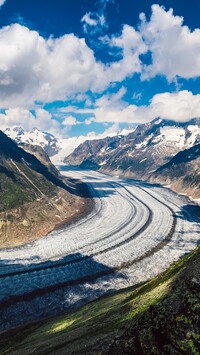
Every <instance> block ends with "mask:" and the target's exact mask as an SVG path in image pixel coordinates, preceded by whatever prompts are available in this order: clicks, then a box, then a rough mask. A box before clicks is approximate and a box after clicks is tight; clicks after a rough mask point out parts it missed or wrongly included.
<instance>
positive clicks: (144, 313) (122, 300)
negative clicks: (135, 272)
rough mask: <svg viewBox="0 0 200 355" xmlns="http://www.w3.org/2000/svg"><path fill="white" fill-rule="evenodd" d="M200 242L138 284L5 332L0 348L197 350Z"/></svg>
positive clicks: (43, 351)
mask: <svg viewBox="0 0 200 355" xmlns="http://www.w3.org/2000/svg"><path fill="white" fill-rule="evenodd" d="M199 253H200V248H198V249H197V250H196V251H195V252H194V253H193V254H191V255H189V256H187V257H184V258H182V259H181V260H179V261H178V262H176V263H175V264H174V265H172V266H171V267H170V268H169V269H168V270H167V271H166V272H164V273H163V274H161V275H160V276H158V277H156V278H154V279H152V280H151V281H149V282H146V283H145V284H142V285H140V286H138V287H131V288H129V289H126V290H123V291H121V292H118V293H117V294H115V295H113V296H107V297H105V298H102V299H100V300H98V301H95V302H92V303H90V304H88V305H86V306H84V307H82V308H81V309H79V310H77V311H75V312H72V313H70V314H68V315H64V316H62V317H59V318H55V319H52V320H49V321H46V322H44V323H43V324H37V325H34V326H31V327H29V328H26V330H22V331H21V332H19V333H18V334H15V333H14V334H12V337H11V334H9V335H8V336H5V335H4V336H3V337H2V338H3V340H2V341H1V342H0V348H1V349H2V350H1V352H0V353H1V354H20V355H25V354H37V355H39V354H59V355H62V354H71V353H74V354H199V352H198V345H199V341H200V335H199V333H198V329H199V316H198V312H199V304H200V292H199V287H200V281H199V280H200V274H199V272H200V258H199Z"/></svg>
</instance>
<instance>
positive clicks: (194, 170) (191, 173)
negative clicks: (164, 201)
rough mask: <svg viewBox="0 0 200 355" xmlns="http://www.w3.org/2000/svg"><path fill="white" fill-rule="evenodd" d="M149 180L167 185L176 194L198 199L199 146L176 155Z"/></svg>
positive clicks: (199, 188)
mask: <svg viewBox="0 0 200 355" xmlns="http://www.w3.org/2000/svg"><path fill="white" fill-rule="evenodd" d="M150 180H151V181H152V182H159V183H162V184H169V185H170V186H171V188H172V189H174V190H175V191H177V192H185V193H187V194H188V195H190V196H192V197H193V198H196V199H200V144H196V145H194V146H193V147H192V148H189V149H185V150H182V151H181V152H179V153H178V154H176V155H175V156H174V157H173V158H172V159H171V160H170V161H169V162H168V163H167V164H165V165H163V166H161V167H160V168H159V169H158V170H157V171H156V172H155V173H154V174H152V176H151V178H150Z"/></svg>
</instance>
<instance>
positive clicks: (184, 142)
mask: <svg viewBox="0 0 200 355" xmlns="http://www.w3.org/2000/svg"><path fill="white" fill-rule="evenodd" d="M198 142H200V119H193V120H191V121H189V122H184V123H177V122H173V121H167V120H160V119H156V120H154V121H152V122H151V123H146V124H142V125H139V126H138V127H137V128H136V129H135V131H134V132H132V133H130V134H128V135H127V136H126V137H123V136H116V137H112V138H106V139H102V140H94V141H86V142H84V143H83V144H81V145H80V146H79V147H78V148H76V149H75V150H74V152H73V153H72V154H71V155H69V156H68V157H67V158H66V159H65V163H66V164H69V165H80V164H83V163H84V162H85V161H87V162H88V163H89V162H92V163H95V164H98V165H99V167H100V170H101V171H103V172H106V173H109V174H115V175H121V174H123V176H130V177H133V178H140V179H147V178H148V177H149V176H150V175H151V174H152V173H153V172H154V171H156V170H157V169H158V168H159V167H160V166H162V165H164V164H166V163H167V162H168V161H169V160H170V159H171V158H172V157H173V156H174V155H176V154H177V153H178V152H179V151H181V150H182V149H186V148H190V147H192V146H193V145H195V144H197V143H198Z"/></svg>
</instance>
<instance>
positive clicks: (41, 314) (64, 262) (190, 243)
mask: <svg viewBox="0 0 200 355" xmlns="http://www.w3.org/2000/svg"><path fill="white" fill-rule="evenodd" d="M62 173H63V174H64V175H65V176H67V178H68V179H69V178H72V177H73V178H76V179H79V180H81V181H83V182H84V183H86V184H87V185H88V188H89V191H90V193H91V194H92V196H93V198H94V201H95V208H94V209H93V210H92V212H91V213H90V214H88V215H87V216H86V217H84V218H82V219H81V220H77V221H75V222H74V223H73V224H70V225H69V226H68V227H67V228H65V227H63V228H61V229H59V230H57V231H53V232H52V233H50V234H49V235H48V236H44V237H42V238H41V239H39V240H37V241H35V242H32V243H29V244H27V245H25V246H22V247H18V248H13V249H12V248H8V249H5V250H1V251H0V257H1V275H0V284H1V290H2V292H1V299H0V316H1V320H2V323H1V331H6V330H9V329H12V328H15V327H17V326H20V325H25V324H26V325H27V324H29V323H32V322H34V321H38V320H42V319H45V318H49V317H52V316H55V315H59V314H61V313H63V312H66V311H69V310H72V309H74V308H77V307H80V306H82V305H84V304H85V303H88V302H90V301H92V300H95V299H97V298H99V297H101V296H103V295H107V294H110V293H113V292H116V291H118V290H120V289H124V288H126V287H128V286H130V285H136V284H139V283H141V282H144V281H147V280H149V279H151V278H152V277H154V276H156V275H157V274H159V273H160V272H162V271H164V270H166V269H167V268H168V267H169V266H170V264H172V263H173V262H174V261H176V260H178V259H179V258H180V257H182V256H184V255H185V254H188V253H190V252H191V251H192V250H194V249H195V247H196V246H197V245H198V240H199V223H200V218H199V216H200V213H199V207H198V206H197V205H195V204H192V203H191V202H190V201H189V200H188V199H187V198H186V197H184V196H179V195H177V194H175V193H173V192H172V191H170V190H169V189H165V188H162V187H160V186H159V185H155V184H154V185H151V184H148V183H145V182H140V181H137V180H135V181H134V180H127V179H126V180H123V179H119V178H116V177H109V176H106V175H104V174H101V173H99V172H92V171H76V170H72V171H70V170H67V171H62ZM24 310H26V311H24Z"/></svg>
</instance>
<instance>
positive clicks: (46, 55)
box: [0, 0, 200, 136]
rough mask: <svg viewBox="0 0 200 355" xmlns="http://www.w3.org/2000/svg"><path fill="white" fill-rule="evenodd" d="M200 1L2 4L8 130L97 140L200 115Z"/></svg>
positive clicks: (0, 70)
mask: <svg viewBox="0 0 200 355" xmlns="http://www.w3.org/2000/svg"><path fill="white" fill-rule="evenodd" d="M199 13H200V3H199V1H198V0H191V1H180V0H176V1H175V0H173V1H172V0H163V1H151V0H149V1H148V0H141V1H135V0H103V1H102V0H97V1H95V0H73V1H64V0H50V1H48V2H47V1H46V0H35V1H27V0H15V1H12V0H0V52H1V53H2V54H1V58H0V112H1V113H0V123H1V126H0V128H1V129H5V128H6V127H7V126H12V125H19V124H20V125H22V126H23V127H24V128H25V129H31V128H33V127H35V126H36V127H38V128H40V129H42V130H45V131H50V132H52V133H54V134H55V135H60V136H74V135H76V136H78V135H87V134H89V135H92V134H93V135H94V136H95V135H98V134H102V133H105V134H107V133H112V132H116V133H117V131H119V130H120V129H123V128H131V127H134V126H135V125H136V124H138V123H143V122H148V121H150V120H152V119H154V118H156V117H158V116H160V117H162V118H167V119H172V120H176V121H185V120H188V119H189V118H192V117H196V116H200V93H199V87H200V79H199V75H200V30H199V28H198V27H199Z"/></svg>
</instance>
